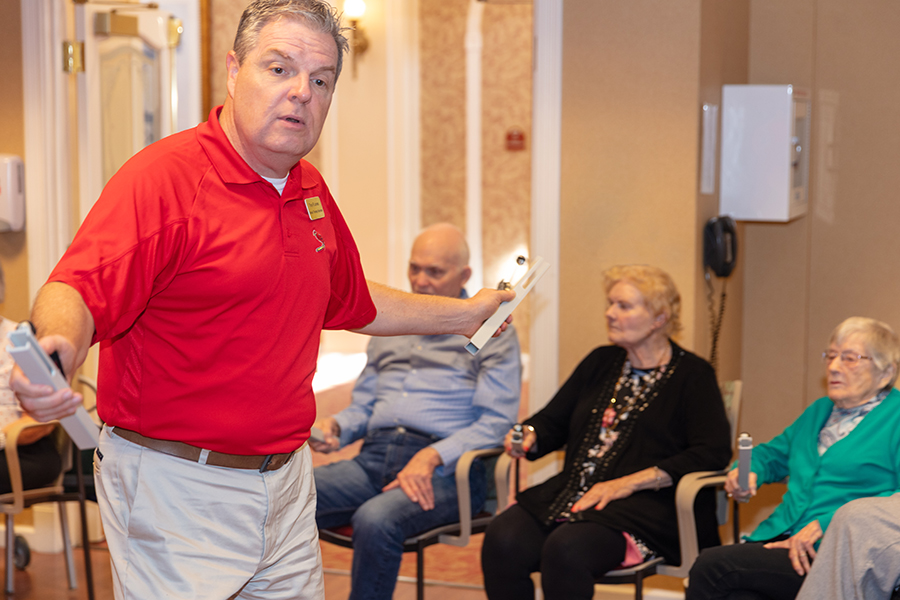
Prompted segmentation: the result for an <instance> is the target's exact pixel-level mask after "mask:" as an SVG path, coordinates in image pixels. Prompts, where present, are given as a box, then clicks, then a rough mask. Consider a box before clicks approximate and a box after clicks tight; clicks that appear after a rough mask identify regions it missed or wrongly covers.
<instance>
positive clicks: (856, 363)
mask: <svg viewBox="0 0 900 600" xmlns="http://www.w3.org/2000/svg"><path fill="white" fill-rule="evenodd" d="M822 357H823V360H824V362H825V368H826V382H827V389H828V396H827V397H825V398H820V399H819V400H817V401H816V402H814V403H813V404H812V405H811V406H809V408H807V409H806V410H805V411H804V412H803V414H801V415H800V417H799V418H798V419H797V420H796V421H794V423H793V424H792V425H790V426H789V427H788V428H787V429H785V431H784V433H782V434H781V435H779V436H777V437H776V438H775V439H773V440H772V441H770V442H768V443H765V444H761V445H759V446H757V447H756V448H754V449H753V460H752V463H751V473H750V482H749V483H750V485H749V489H748V490H742V489H740V487H739V486H738V482H737V469H732V470H731V472H730V473H729V474H728V481H727V482H726V484H725V489H726V491H727V492H728V493H729V495H732V496H734V497H736V498H738V499H746V498H749V497H750V496H753V495H755V494H756V490H757V485H762V484H766V483H772V482H776V481H781V480H782V479H784V478H785V477H789V481H788V486H787V492H786V493H785V494H784V497H783V498H782V501H781V504H780V505H779V506H778V508H776V509H775V512H774V513H772V516H770V517H769V518H768V519H766V520H765V521H763V522H762V523H761V524H760V525H759V527H757V528H756V530H755V531H754V532H753V533H752V534H751V535H750V536H748V537H747V543H745V544H739V545H732V546H722V547H718V548H711V549H707V550H704V551H703V552H702V553H701V555H700V558H698V559H697V562H696V563H695V564H694V567H693V568H692V569H691V573H690V581H689V586H688V590H687V596H686V597H687V600H712V599H722V600H739V599H740V600H764V599H771V600H781V599H784V600H790V599H793V598H795V597H796V595H797V592H798V591H799V589H800V585H801V584H802V583H803V578H804V577H805V576H806V574H807V573H808V572H809V569H810V565H811V563H812V561H813V559H815V556H816V547H817V545H818V542H819V540H820V539H821V537H822V535H823V533H824V532H825V530H826V528H827V527H828V524H829V522H830V521H831V517H832V516H833V515H834V512H835V511H836V510H837V509H838V508H840V507H841V506H842V505H844V504H846V503H847V502H849V501H851V500H854V499H856V498H862V497H869V496H888V495H890V494H893V493H895V492H897V491H898V487H900V483H898V482H900V392H898V391H897V390H896V389H894V388H893V385H894V381H895V380H896V379H897V370H898V363H900V342H898V339H897V334H895V333H894V331H893V330H892V329H891V328H890V327H889V326H888V325H887V324H885V323H882V322H880V321H876V320H874V319H867V318H863V317H851V318H849V319H847V320H846V321H844V322H843V323H841V324H840V325H838V326H837V328H836V329H835V330H834V332H833V333H832V334H831V341H830V342H829V344H828V348H827V350H825V352H823V353H822Z"/></svg>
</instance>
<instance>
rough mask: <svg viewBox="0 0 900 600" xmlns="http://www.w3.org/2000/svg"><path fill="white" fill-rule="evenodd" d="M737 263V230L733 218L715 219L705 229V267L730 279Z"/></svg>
mask: <svg viewBox="0 0 900 600" xmlns="http://www.w3.org/2000/svg"><path fill="white" fill-rule="evenodd" d="M736 261H737V228H736V226H735V224H734V219H732V218H731V217H727V216H725V217H713V218H712V219H710V220H709V221H707V222H706V225H705V226H704V227H703V266H705V267H708V268H709V269H710V270H711V271H712V272H713V273H714V274H715V276H716V277H728V276H729V275H731V272H732V271H733V270H734V264H735V262H736Z"/></svg>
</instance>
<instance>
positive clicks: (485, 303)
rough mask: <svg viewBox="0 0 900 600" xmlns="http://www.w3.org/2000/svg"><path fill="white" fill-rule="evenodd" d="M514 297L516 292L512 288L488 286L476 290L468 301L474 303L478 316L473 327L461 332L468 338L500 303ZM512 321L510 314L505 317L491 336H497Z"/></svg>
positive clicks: (495, 310)
mask: <svg viewBox="0 0 900 600" xmlns="http://www.w3.org/2000/svg"><path fill="white" fill-rule="evenodd" d="M515 297H516V293H515V292H514V291H512V290H492V289H490V288H482V289H480V290H478V293H477V294H475V295H474V296H472V297H471V298H470V299H469V300H468V302H471V303H472V304H475V305H476V310H477V312H478V315H479V316H478V317H477V319H476V322H475V323H474V325H475V328H474V329H472V330H471V331H468V332H467V333H465V334H463V335H465V336H466V337H468V338H470V337H472V336H473V335H475V332H476V331H478V329H479V328H480V327H481V324H482V323H484V322H485V321H487V320H488V319H490V318H491V315H493V314H494V313H495V312H497V309H498V308H500V304H502V303H503V302H510V301H512V300H513V299H514V298H515ZM510 323H512V315H510V316H509V317H507V319H506V321H504V322H503V323H501V324H500V327H499V328H498V329H497V331H495V332H494V335H493V337H497V336H498V335H500V334H501V333H503V332H504V331H506V328H507V327H509V324H510Z"/></svg>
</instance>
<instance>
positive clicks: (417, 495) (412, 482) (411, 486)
mask: <svg viewBox="0 0 900 600" xmlns="http://www.w3.org/2000/svg"><path fill="white" fill-rule="evenodd" d="M442 464H444V461H443V460H442V459H441V455H440V454H438V452H437V450H435V449H434V448H432V447H430V446H429V447H427V448H422V449H421V450H419V451H418V452H416V454H415V455H414V456H413V457H412V458H411V459H410V461H409V462H408V463H406V466H405V467H403V470H402V471H400V472H399V473H397V478H396V479H395V480H394V481H392V482H390V483H389V484H387V485H386V486H384V487H383V488H382V490H381V491H383V492H387V491H388V490H392V489H394V488H397V487H399V488H400V489H402V490H403V492H404V493H405V494H406V495H407V496H408V497H409V499H410V500H412V501H413V502H417V503H418V504H419V506H421V507H422V510H431V509H433V508H434V488H433V487H432V485H431V477H432V475H434V470H435V469H437V468H438V467H439V466H441V465H442Z"/></svg>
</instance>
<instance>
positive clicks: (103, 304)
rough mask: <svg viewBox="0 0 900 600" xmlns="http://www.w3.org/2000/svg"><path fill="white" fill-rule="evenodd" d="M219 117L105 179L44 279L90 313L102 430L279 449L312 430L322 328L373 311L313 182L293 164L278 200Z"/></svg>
mask: <svg viewBox="0 0 900 600" xmlns="http://www.w3.org/2000/svg"><path fill="white" fill-rule="evenodd" d="M219 110H220V109H219V108H217V109H214V110H213V112H212V113H210V117H209V121H207V122H206V123H203V124H201V125H200V126H198V127H196V128H195V129H192V130H188V131H185V132H182V133H179V134H176V135H173V136H170V137H168V138H166V139H164V140H161V141H160V142H157V143H156V144H153V145H151V146H149V147H148V148H145V149H144V150H142V151H141V152H140V153H138V154H137V155H136V156H134V157H133V158H132V159H131V160H129V161H128V162H127V163H126V164H125V165H124V166H123V167H122V168H121V169H120V170H119V172H118V173H116V175H115V176H113V178H112V179H111V180H110V181H109V183H108V184H107V185H106V187H105V188H104V190H103V193H102V194H101V196H100V199H99V200H97V203H96V205H95V206H94V208H93V209H92V210H91V212H90V214H89V215H88V216H87V218H86V219H85V221H84V223H83V224H82V226H81V228H80V229H79V231H78V233H77V234H76V236H75V240H74V241H73V242H72V245H71V246H70V248H69V249H68V251H67V252H66V254H65V256H63V258H62V260H61V261H60V262H59V264H58V265H57V266H56V269H54V271H53V273H52V274H51V276H50V281H61V282H64V283H67V284H68V285H70V286H72V287H74V288H75V289H76V290H78V292H79V293H80V294H81V296H82V298H84V301H85V302H86V303H87V306H88V308H89V309H90V311H91V314H92V315H93V317H94V324H95V327H96V332H95V334H94V341H95V342H98V341H99V342H100V377H99V386H100V392H99V398H98V410H99V414H100V417H101V418H102V419H103V420H104V421H105V422H106V423H107V424H109V425H111V426H116V425H118V426H121V427H125V428H126V429H132V430H134V431H138V432H140V433H141V434H143V435H145V436H149V437H153V438H158V439H167V440H178V441H182V442H187V443H189V444H192V445H195V446H199V447H202V448H208V449H210V450H216V451H219V452H228V453H233V454H270V453H278V452H288V451H291V450H294V449H296V448H297V447H299V446H300V445H301V444H302V443H303V442H304V441H305V440H306V439H307V437H308V436H309V428H310V425H312V423H313V421H314V419H315V399H314V397H313V392H312V378H313V374H314V372H315V369H316V358H317V353H318V347H319V335H320V333H321V331H322V329H323V328H326V329H355V328H359V327H362V326H364V325H366V324H368V323H369V322H371V321H372V320H373V319H374V318H375V307H374V305H373V303H372V300H371V298H370V297H369V292H368V288H367V286H366V281H365V278H364V276H363V272H362V267H361V266H360V262H359V254H358V251H357V249H356V245H355V243H354V241H353V238H352V237H351V235H350V231H349V230H348V228H347V225H346V223H345V222H344V219H343V217H342V216H341V213H340V211H338V208H337V205H336V204H335V202H334V200H333V198H332V197H331V194H330V193H329V191H328V188H327V187H326V186H325V183H324V182H323V181H322V177H321V175H320V174H319V173H318V171H316V169H315V168H314V167H313V166H312V165H310V164H309V163H307V162H305V161H300V162H299V163H298V164H297V165H296V166H295V167H294V168H293V169H292V170H291V172H290V175H289V177H288V181H287V184H286V186H285V188H284V193H283V195H281V196H279V194H278V192H277V191H276V190H275V188H274V187H273V186H272V185H271V184H270V183H269V182H267V181H265V180H264V179H263V178H262V177H260V175H258V174H257V173H256V172H255V171H253V169H251V168H250V166H249V165H247V163H246V162H244V160H243V159H242V158H241V157H240V156H239V155H238V154H237V152H235V150H234V148H233V147H232V146H231V144H230V143H229V141H228V139H227V138H226V137H225V134H224V132H223V131H222V128H221V126H220V125H219V121H218V114H219ZM315 198H318V203H319V204H320V205H321V207H322V210H323V211H324V215H322V216H320V218H316V219H314V218H311V216H312V217H316V216H317V214H316V212H315V210H314V209H315V206H316V201H315V200H314V199H315ZM310 213H312V214H310Z"/></svg>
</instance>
